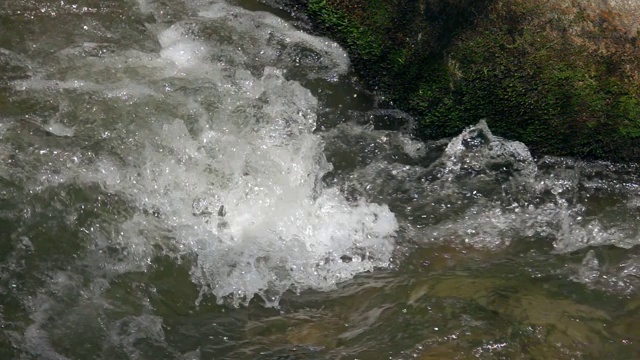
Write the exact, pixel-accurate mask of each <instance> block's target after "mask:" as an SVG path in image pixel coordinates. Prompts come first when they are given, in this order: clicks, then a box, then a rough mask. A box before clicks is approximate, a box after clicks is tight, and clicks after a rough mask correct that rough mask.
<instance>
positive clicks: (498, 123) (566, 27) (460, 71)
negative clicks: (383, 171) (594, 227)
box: [306, 0, 640, 161]
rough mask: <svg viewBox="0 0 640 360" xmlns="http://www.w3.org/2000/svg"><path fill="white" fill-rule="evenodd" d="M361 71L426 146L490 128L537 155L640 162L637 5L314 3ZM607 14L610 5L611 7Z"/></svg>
mask: <svg viewBox="0 0 640 360" xmlns="http://www.w3.org/2000/svg"><path fill="white" fill-rule="evenodd" d="M306 3H307V10H308V14H309V16H310V17H311V18H312V19H313V20H314V21H315V22H316V24H318V26H319V27H320V28H321V29H322V30H323V31H324V32H325V33H326V34H328V35H330V36H333V37H334V38H335V39H337V40H338V41H339V42H341V43H342V44H343V45H344V46H345V47H346V49H347V50H348V51H349V52H350V54H351V55H352V57H353V62H354V68H355V70H356V71H357V72H358V73H359V74H360V75H361V77H362V79H363V80H365V81H366V82H367V83H368V84H369V85H370V86H372V87H373V88H374V89H376V90H378V91H380V92H382V93H383V94H384V95H386V96H387V98H389V99H390V100H391V101H392V102H393V103H394V105H397V106H398V107H400V108H402V109H404V110H406V111H408V112H410V113H411V114H412V115H414V116H415V117H417V118H418V120H419V126H418V127H417V129H416V134H415V135H417V136H418V137H420V138H422V139H438V138H442V137H448V136H454V135H457V134H458V133H460V131H462V130H463V129H464V128H465V127H466V126H469V125H472V124H475V123H477V122H478V120H480V119H486V120H487V123H488V124H489V126H490V127H491V129H492V130H493V131H494V133H496V134H497V135H500V136H504V137H507V138H510V139H513V140H519V141H522V142H524V143H525V144H527V145H528V146H529V147H530V149H531V150H532V151H533V152H534V153H536V154H539V155H547V154H549V155H567V156H577V157H580V158H585V159H604V160H613V161H640V81H639V77H638V74H639V73H640V41H639V40H638V38H639V37H638V34H637V26H636V27H635V28H636V33H635V34H634V33H633V29H634V26H635V25H633V24H634V22H633V21H632V20H631V19H633V18H634V16H635V15H636V14H637V15H639V16H640V6H637V7H629V8H620V7H618V8H611V7H612V6H614V5H602V4H600V3H598V2H593V3H592V2H588V1H587V2H584V1H583V2H579V1H570V2H569V4H568V5H567V4H565V5H563V4H561V2H560V1H559V0H558V1H555V0H551V1H538V0H531V1H523V0H486V1H471V0H439V1H437V0H418V1H409V0H370V1H364V0H345V1H342V0H341V1H338V0H310V1H308V2H306ZM607 6H609V7H607Z"/></svg>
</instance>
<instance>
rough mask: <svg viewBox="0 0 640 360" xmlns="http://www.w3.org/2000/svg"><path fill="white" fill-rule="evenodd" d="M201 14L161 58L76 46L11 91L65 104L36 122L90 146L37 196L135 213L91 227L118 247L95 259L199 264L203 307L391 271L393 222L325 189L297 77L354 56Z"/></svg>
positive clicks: (246, 22) (163, 44) (324, 72)
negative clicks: (49, 192) (120, 204)
mask: <svg viewBox="0 0 640 360" xmlns="http://www.w3.org/2000/svg"><path fill="white" fill-rule="evenodd" d="M194 4H196V3H193V4H191V3H188V4H187V5H189V6H191V7H194V6H196V5H194ZM147 5H148V4H147ZM150 8H152V7H151V6H150V5H148V6H145V9H150ZM149 11H153V10H149ZM194 15H195V16H194V17H193V18H190V19H189V20H183V21H180V22H177V23H173V24H155V25H153V26H151V25H150V26H149V28H150V29H151V31H153V32H155V33H156V34H157V35H156V36H157V39H158V44H159V48H158V51H157V52H148V51H141V50H137V49H120V50H119V49H115V48H114V47H110V46H108V45H105V44H97V43H84V44H81V45H74V46H72V47H69V48H66V49H64V50H61V51H58V52H57V53H56V55H55V59H54V60H53V61H51V66H50V67H49V68H48V69H47V71H46V74H44V75H42V76H34V77H32V78H30V79H26V80H16V81H15V82H13V86H14V88H15V89H16V91H20V92H23V93H27V94H29V95H30V96H36V97H40V98H42V99H44V100H45V101H48V102H52V103H55V104H56V105H57V106H56V107H57V111H56V113H55V114H54V116H53V117H52V118H51V119H44V118H35V119H33V120H32V121H31V122H32V123H34V124H43V125H42V128H43V129H44V130H46V131H48V132H50V133H52V134H54V135H57V136H61V137H65V138H68V139H69V140H68V141H80V140H82V141H86V146H85V147H83V148H80V149H73V148H72V147H71V148H69V149H65V150H59V151H56V152H55V154H49V155H50V156H51V157H52V160H51V161H49V162H48V163H47V164H46V166H44V167H43V168H41V169H39V170H38V173H37V175H36V176H35V177H30V178H31V180H30V181H29V183H30V186H31V187H32V188H33V189H37V190H38V191H42V189H45V188H46V187H51V186H60V185H64V184H69V183H83V184H99V186H100V187H101V189H102V190H103V191H106V192H107V193H109V194H113V195H114V196H117V197H118V198H121V199H124V200H125V201H126V202H127V203H128V205H129V207H130V208H131V209H132V211H131V212H130V213H129V214H128V215H127V216H126V217H124V218H121V219H120V221H119V222H108V223H95V224H92V225H91V226H87V227H85V228H83V231H85V232H86V233H88V234H89V235H90V238H91V239H92V241H93V242H94V245H93V247H94V248H95V249H96V251H98V253H100V254H102V253H107V252H108V250H107V249H109V248H112V247H114V246H115V247H116V248H118V249H120V252H121V254H120V255H119V256H118V257H117V258H113V259H104V258H103V259H100V260H99V261H101V262H103V263H104V262H106V263H111V265H110V267H111V268H113V269H120V271H132V270H143V269H145V267H146V266H147V265H148V264H150V263H151V262H152V261H153V258H154V256H157V255H160V254H167V255H170V256H174V257H176V258H180V257H187V258H191V259H193V263H194V265H193V268H192V272H191V274H192V280H193V281H194V282H195V283H197V284H198V285H199V286H200V289H201V294H200V295H201V298H202V297H203V296H207V295H215V297H216V298H217V300H218V302H223V301H225V300H229V301H230V303H231V304H233V305H239V304H240V303H245V304H246V303H248V302H249V301H250V300H251V299H252V298H253V297H254V295H256V294H258V295H260V296H261V297H262V298H263V299H264V300H265V302H266V304H267V305H269V306H276V305H277V304H278V301H279V297H280V296H281V294H282V293H284V292H285V291H287V290H289V289H292V290H296V291H298V290H301V289H307V288H313V289H319V290H327V289H332V288H333V287H335V285H336V283H338V282H340V281H344V280H346V279H349V278H352V277H353V276H355V275H356V274H358V273H360V272H364V271H371V270H373V269H374V268H376V267H387V266H389V264H390V258H391V255H392V251H393V249H394V240H393V239H394V235H395V231H396V229H397V226H398V225H397V221H396V219H395V216H394V215H393V213H391V212H390V211H389V209H388V207H387V206H386V205H379V204H375V203H370V202H367V201H365V200H359V201H351V202H350V201H347V200H346V199H345V197H344V195H343V194H342V193H341V192H340V191H339V190H338V189H336V188H331V187H327V186H326V185H324V184H323V182H322V181H321V178H322V176H323V175H324V174H325V173H327V172H328V171H330V169H331V166H330V164H329V163H328V162H327V161H326V159H325V157H324V154H323V142H322V139H321V138H320V137H319V136H318V135H316V134H314V130H315V127H316V117H317V115H316V112H317V111H318V104H317V100H316V98H315V97H314V96H313V95H312V94H311V92H310V91H309V90H308V89H306V88H304V87H303V86H302V85H301V84H300V83H299V82H298V81H295V80H290V79H288V76H287V74H288V72H293V71H297V75H296V76H298V77H299V76H301V75H304V76H305V77H306V78H310V79H311V78H317V77H320V78H323V79H326V81H331V80H332V79H334V78H335V77H336V76H339V75H340V74H344V73H345V72H346V71H347V69H348V60H347V58H346V55H345V53H344V51H343V50H342V49H341V48H340V47H339V46H337V45H336V44H335V43H333V42H330V41H328V40H326V39H320V38H316V37H313V36H310V35H307V34H303V33H302V32H299V31H297V30H295V29H293V28H292V27H291V26H290V25H288V24H287V23H286V22H284V21H283V20H281V19H278V18H276V17H274V16H273V15H269V14H266V13H251V12H248V11H246V10H241V9H239V8H236V7H233V6H230V5H227V4H223V3H215V4H205V5H202V6H200V7H199V8H197V7H196V8H195V14H194ZM167 25H168V26H167ZM237 37H242V38H243V39H237ZM100 49H102V50H100ZM301 54H306V55H304V56H308V57H307V58H305V59H306V60H305V59H303V57H304V56H303V55H301ZM300 61H303V62H306V64H305V67H304V69H305V70H304V71H303V72H301V71H302V70H296V68H297V67H298V65H299V62H300ZM309 61H313V62H314V64H315V65H314V66H311V65H312V64H310V63H309ZM83 139H84V140H83ZM71 221H73V220H71ZM158 249H162V250H161V251H162V252H161V253H158Z"/></svg>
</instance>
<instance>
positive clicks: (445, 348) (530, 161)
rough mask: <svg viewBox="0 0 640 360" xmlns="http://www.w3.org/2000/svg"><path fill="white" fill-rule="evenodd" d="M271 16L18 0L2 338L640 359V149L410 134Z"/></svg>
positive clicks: (1, 280)
mask: <svg viewBox="0 0 640 360" xmlns="http://www.w3.org/2000/svg"><path fill="white" fill-rule="evenodd" d="M267 11H271V13H270V12H267ZM276 15H279V16H284V17H286V15H285V14H280V13H278V12H277V10H270V9H268V8H266V7H264V6H262V5H261V4H260V3H258V2H257V1H249V0H246V1H241V2H239V1H236V2H234V1H229V2H223V1H217V0H182V1H181V0H175V1H154V0H137V1H135V0H128V1H127V0H110V1H98V0H75V1H66V0H62V1H45V0H4V1H3V3H2V4H1V5H0V358H2V359H265V360H266V359H475V358H480V359H601V358H603V357H604V356H607V357H608V358H611V359H634V358H640V326H639V325H638V324H639V323H640V296H639V286H640V246H639V244H640V175H639V170H640V168H639V167H638V166H637V165H630V164H626V165H616V164H609V163H603V162H582V161H578V160H574V159H567V158H549V157H546V158H533V157H532V156H531V155H530V153H529V151H528V149H527V148H526V147H525V146H524V145H523V144H521V143H518V142H513V141H508V140H506V139H502V138H499V137H496V136H494V135H493V134H492V133H491V130H490V128H489V127H488V126H487V125H486V123H484V121H479V122H478V124H477V125H476V126H473V127H470V128H468V129H467V130H465V131H464V132H463V133H462V134H460V135H459V136H458V137H455V138H453V139H443V140H440V141H434V142H427V143H423V142H418V141H416V140H414V139H412V138H411V137H410V136H409V135H407V134H408V133H409V131H408V130H410V126H411V122H412V120H411V118H410V117H409V116H408V115H406V114H403V113H402V112H400V111H398V110H395V109H392V108H386V107H384V106H383V105H381V104H383V102H381V101H378V100H377V99H374V98H373V97H371V96H370V95H368V94H367V93H366V92H364V91H362V90H361V89H359V87H358V86H357V85H355V83H354V82H353V80H352V74H351V73H350V72H349V59H348V57H347V55H346V53H345V52H344V51H343V50H342V49H341V48H340V47H339V46H338V45H337V44H335V43H334V42H332V41H330V40H328V39H325V38H319V37H315V36H311V35H308V34H305V33H304V32H301V31H300V30H298V29H297V28H296V27H294V26H293V25H291V24H290V23H288V22H287V21H285V20H284V19H283V18H280V17H277V16H276Z"/></svg>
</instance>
